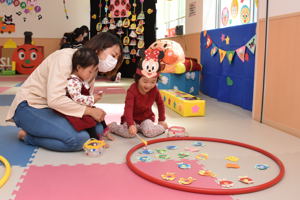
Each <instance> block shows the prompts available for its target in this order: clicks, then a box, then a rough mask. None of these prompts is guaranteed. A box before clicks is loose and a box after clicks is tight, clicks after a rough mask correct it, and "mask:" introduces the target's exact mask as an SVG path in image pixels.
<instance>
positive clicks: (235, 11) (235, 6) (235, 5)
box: [230, 0, 239, 18]
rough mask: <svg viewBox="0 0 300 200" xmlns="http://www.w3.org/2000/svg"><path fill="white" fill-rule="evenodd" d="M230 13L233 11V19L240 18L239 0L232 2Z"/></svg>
mask: <svg viewBox="0 0 300 200" xmlns="http://www.w3.org/2000/svg"><path fill="white" fill-rule="evenodd" d="M230 11H231V16H232V18H236V17H237V16H238V13H239V2H238V0H232V3H231V9H230Z"/></svg>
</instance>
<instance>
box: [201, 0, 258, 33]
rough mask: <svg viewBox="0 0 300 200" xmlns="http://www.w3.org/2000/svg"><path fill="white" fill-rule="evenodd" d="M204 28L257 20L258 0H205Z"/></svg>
mask: <svg viewBox="0 0 300 200" xmlns="http://www.w3.org/2000/svg"><path fill="white" fill-rule="evenodd" d="M203 11H204V12H203V13H204V15H203V30H209V29H214V28H223V27H229V26H236V25H242V24H248V23H253V22H256V21H257V0H243V1H241V0H203Z"/></svg>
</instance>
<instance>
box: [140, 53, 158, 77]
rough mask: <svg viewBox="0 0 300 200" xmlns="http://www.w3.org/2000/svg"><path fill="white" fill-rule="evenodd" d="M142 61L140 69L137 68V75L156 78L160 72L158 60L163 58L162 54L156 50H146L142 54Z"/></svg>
mask: <svg viewBox="0 0 300 200" xmlns="http://www.w3.org/2000/svg"><path fill="white" fill-rule="evenodd" d="M144 56H145V57H144V59H143V61H142V66H141V67H142V69H140V68H138V69H137V73H138V74H140V75H143V76H146V77H147V78H152V77H156V76H158V72H159V71H160V64H159V63H160V62H159V61H160V60H161V59H162V58H163V57H164V52H163V51H160V50H158V49H147V50H146V51H145V52H144Z"/></svg>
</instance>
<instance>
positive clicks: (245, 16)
mask: <svg viewBox="0 0 300 200" xmlns="http://www.w3.org/2000/svg"><path fill="white" fill-rule="evenodd" d="M241 22H242V24H248V23H249V22H250V9H249V7H248V6H246V5H243V7H242V8H241Z"/></svg>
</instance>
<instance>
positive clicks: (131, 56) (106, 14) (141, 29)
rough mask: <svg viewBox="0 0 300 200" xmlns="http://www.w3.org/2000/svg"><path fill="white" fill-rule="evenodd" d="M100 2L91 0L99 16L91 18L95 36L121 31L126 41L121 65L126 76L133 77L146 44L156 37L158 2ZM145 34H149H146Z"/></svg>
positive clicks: (99, 0) (112, 0) (92, 6)
mask: <svg viewBox="0 0 300 200" xmlns="http://www.w3.org/2000/svg"><path fill="white" fill-rule="evenodd" d="M96 2H97V3H96ZM96 2H94V1H91V8H93V9H91V16H93V15H96V16H99V17H97V19H93V18H91V36H93V35H94V34H97V33H99V32H105V31H108V30H109V31H110V32H113V33H115V34H117V35H118V36H119V37H120V39H121V41H122V42H123V55H124V59H125V62H124V63H123V65H122V66H121V73H122V77H132V75H133V74H134V73H135V69H136V66H137V63H138V60H139V58H140V56H141V55H143V53H142V52H143V51H144V49H145V47H146V46H148V45H150V44H151V43H152V42H154V41H155V20H156V19H155V18H156V13H155V2H154V1H144V0H98V1H96ZM95 5H97V6H95ZM144 9H145V10H144ZM98 13H99V15H98ZM145 35H147V37H144V36H145ZM145 38H147V40H145Z"/></svg>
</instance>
